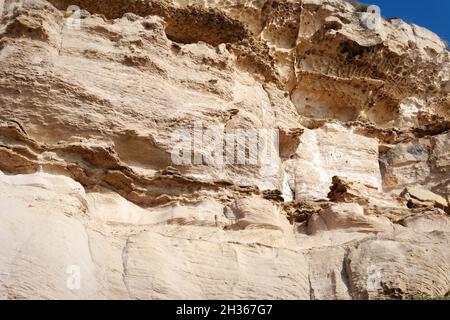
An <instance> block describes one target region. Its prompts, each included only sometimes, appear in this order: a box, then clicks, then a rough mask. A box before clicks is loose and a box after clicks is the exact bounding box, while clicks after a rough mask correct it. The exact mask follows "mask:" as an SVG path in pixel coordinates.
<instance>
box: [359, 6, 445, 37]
mask: <svg viewBox="0 0 450 320" xmlns="http://www.w3.org/2000/svg"><path fill="white" fill-rule="evenodd" d="M361 2H365V3H369V4H376V5H378V6H379V7H380V8H381V15H382V16H383V17H385V18H392V17H398V18H401V19H403V20H405V21H407V22H409V23H415V24H418V25H420V26H422V27H425V28H427V29H430V30H432V31H433V32H435V33H437V34H438V35H439V36H440V37H441V38H444V39H445V40H447V41H448V42H450V0H365V1H361Z"/></svg>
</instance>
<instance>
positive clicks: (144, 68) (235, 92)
mask: <svg viewBox="0 0 450 320" xmlns="http://www.w3.org/2000/svg"><path fill="white" fill-rule="evenodd" d="M5 3H7V4H8V7H7V9H5V10H3V11H2V15H1V16H0V110H1V112H0V240H1V243H2V245H1V246H0V298H2V299H31V298H39V299H57V298H64V299H92V298H99V299H108V298H116V299H201V298H203V299H240V298H244V299H253V298H258V299H270V298H273V299H380V298H403V299H405V298H411V297H444V296H445V295H448V294H449V292H450V220H449V216H448V213H449V212H450V208H449V202H448V201H449V195H450V133H449V130H450V90H449V84H450V52H449V51H448V50H447V48H446V45H445V43H444V42H443V41H442V40H441V39H440V38H439V37H438V36H437V35H435V34H433V33H432V32H431V31H428V30H425V29H423V28H421V27H419V26H416V25H409V24H407V23H405V22H403V21H401V20H399V19H391V20H384V19H382V20H381V21H380V23H379V25H378V26H377V28H376V29H375V30H369V29H367V28H365V27H364V26H363V24H362V22H361V21H362V19H363V17H364V14H363V13H358V12H357V10H356V9H355V8H354V7H353V6H352V5H351V4H350V3H348V2H346V1H343V0H291V1H276V0H275V1H264V0H263V1H259V0H255V1H234V0H231V1H181V0H178V1H175V0H174V1H171V0H154V1H152V0H126V1H125V0H123V1H122V0H98V1H90V0H81V1H76V4H77V5H78V6H79V7H80V8H81V9H82V10H81V12H79V13H77V12H75V13H74V12H72V11H71V10H68V11H67V8H68V7H69V6H70V5H72V4H73V3H72V2H71V1H70V0H49V1H44V0H25V1H5ZM78 17H79V19H78ZM78 24H79V25H78ZM77 26H79V27H77ZM198 128H200V130H203V131H207V130H209V131H208V134H206V135H204V136H203V137H201V138H200V139H201V140H202V142H203V143H201V144H197V142H198V140H196V138H195V130H196V129H198ZM233 129H239V130H250V131H251V130H255V129H261V130H263V129H264V130H269V129H270V130H273V129H276V130H277V131H278V133H279V134H278V146H279V153H277V154H275V155H271V157H270V159H269V160H270V161H269V162H268V163H264V164H260V163H254V162H252V161H251V159H247V157H246V155H247V153H250V150H249V149H251V147H252V145H251V144H250V145H248V144H245V145H244V151H245V152H244V153H243V154H237V155H236V158H235V159H234V160H235V161H232V162H231V163H228V162H217V161H210V160H211V159H213V155H214V154H215V155H217V153H222V151H223V149H222V148H221V147H222V145H221V137H222V136H223V135H224V134H225V133H229V132H238V131H239V130H238V131H232V130H233ZM183 130H184V131H183ZM180 132H181V133H182V134H186V132H187V133H188V134H187V135H188V136H189V137H190V138H192V140H189V142H188V144H189V145H190V146H191V142H192V144H193V145H194V152H193V154H192V158H191V159H190V160H193V159H194V160H195V159H197V160H198V159H200V160H203V161H200V162H199V163H193V162H192V161H188V162H186V163H178V162H176V161H174V154H173V148H174V146H175V145H177V143H178V142H179V141H177V140H176V139H175V140H174V137H179V134H180ZM191 134H192V136H191ZM253 142H254V143H255V145H253V147H254V146H257V147H258V148H261V147H262V146H263V145H266V144H270V143H272V141H271V140H270V139H262V140H261V139H260V140H256V142H255V141H253ZM236 144H237V146H240V144H241V142H238V141H237V142H236ZM241 146H242V145H241ZM217 150H219V151H217Z"/></svg>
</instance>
